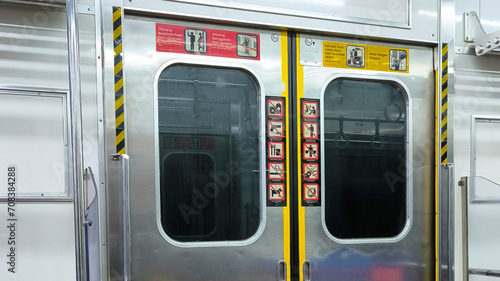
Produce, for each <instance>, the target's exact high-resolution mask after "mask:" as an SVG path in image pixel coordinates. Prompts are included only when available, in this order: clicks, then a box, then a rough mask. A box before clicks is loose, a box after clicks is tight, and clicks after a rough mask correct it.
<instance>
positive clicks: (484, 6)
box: [479, 0, 500, 33]
mask: <svg viewBox="0 0 500 281" xmlns="http://www.w3.org/2000/svg"><path fill="white" fill-rule="evenodd" d="M479 5H480V11H479V18H480V19H481V24H482V25H483V28H484V31H485V32H486V33H492V32H495V31H498V30H500V14H499V13H498V7H499V6H498V5H499V3H498V0H481V1H479Z"/></svg>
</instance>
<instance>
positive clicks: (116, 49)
mask: <svg viewBox="0 0 500 281" xmlns="http://www.w3.org/2000/svg"><path fill="white" fill-rule="evenodd" d="M114 51H115V57H118V56H119V55H120V54H121V52H122V43H121V42H120V44H118V45H116V46H115V50H114ZM120 58H121V57H120Z"/></svg>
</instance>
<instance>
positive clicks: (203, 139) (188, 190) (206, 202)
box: [157, 65, 261, 242]
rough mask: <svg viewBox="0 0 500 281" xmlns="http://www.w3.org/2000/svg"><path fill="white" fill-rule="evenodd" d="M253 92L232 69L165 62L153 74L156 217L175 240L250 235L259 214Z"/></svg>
mask: <svg viewBox="0 0 500 281" xmlns="http://www.w3.org/2000/svg"><path fill="white" fill-rule="evenodd" d="M258 100H259V93H258V87H257V85H256V82H255V79H253V78H252V77H251V76H250V75H249V74H248V73H246V72H244V71H241V70H237V69H226V68H215V67H208V66H193V65H173V66H170V67H168V68H166V69H165V70H164V71H163V72H162V73H161V74H160V76H159V80H158V123H157V126H158V132H159V133H158V138H159V139H158V144H159V154H160V155H159V159H160V163H159V165H160V169H159V171H160V204H161V208H160V209H161V210H160V212H161V213H160V217H161V226H162V228H163V230H164V231H165V233H166V234H167V235H168V237H170V238H172V239H173V240H175V241H179V242H201V241H236V240H245V239H248V238H250V237H252V236H253V235H254V234H255V233H256V232H257V229H258V228H259V225H260V221H261V207H260V206H261V194H260V188H261V187H260V177H259V170H260V169H259V163H260V162H259V106H258V104H259V102H258Z"/></svg>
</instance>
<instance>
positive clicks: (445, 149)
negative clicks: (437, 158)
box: [441, 144, 448, 156]
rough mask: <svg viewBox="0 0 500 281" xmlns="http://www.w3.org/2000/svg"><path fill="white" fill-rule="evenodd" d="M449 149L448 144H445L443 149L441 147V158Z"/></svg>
mask: <svg viewBox="0 0 500 281" xmlns="http://www.w3.org/2000/svg"><path fill="white" fill-rule="evenodd" d="M447 149H448V144H445V145H444V146H443V147H441V156H443V155H444V154H445V153H446V152H447Z"/></svg>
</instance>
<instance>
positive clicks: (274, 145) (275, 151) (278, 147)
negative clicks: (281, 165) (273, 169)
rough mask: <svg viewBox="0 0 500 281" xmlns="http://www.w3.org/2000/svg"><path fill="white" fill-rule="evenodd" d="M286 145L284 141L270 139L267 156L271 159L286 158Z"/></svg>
mask: <svg viewBox="0 0 500 281" xmlns="http://www.w3.org/2000/svg"><path fill="white" fill-rule="evenodd" d="M284 148H285V145H284V143H283V142H281V141H280V142H274V141H270V142H268V143H267V156H268V157H269V159H283V158H285V149H284Z"/></svg>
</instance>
